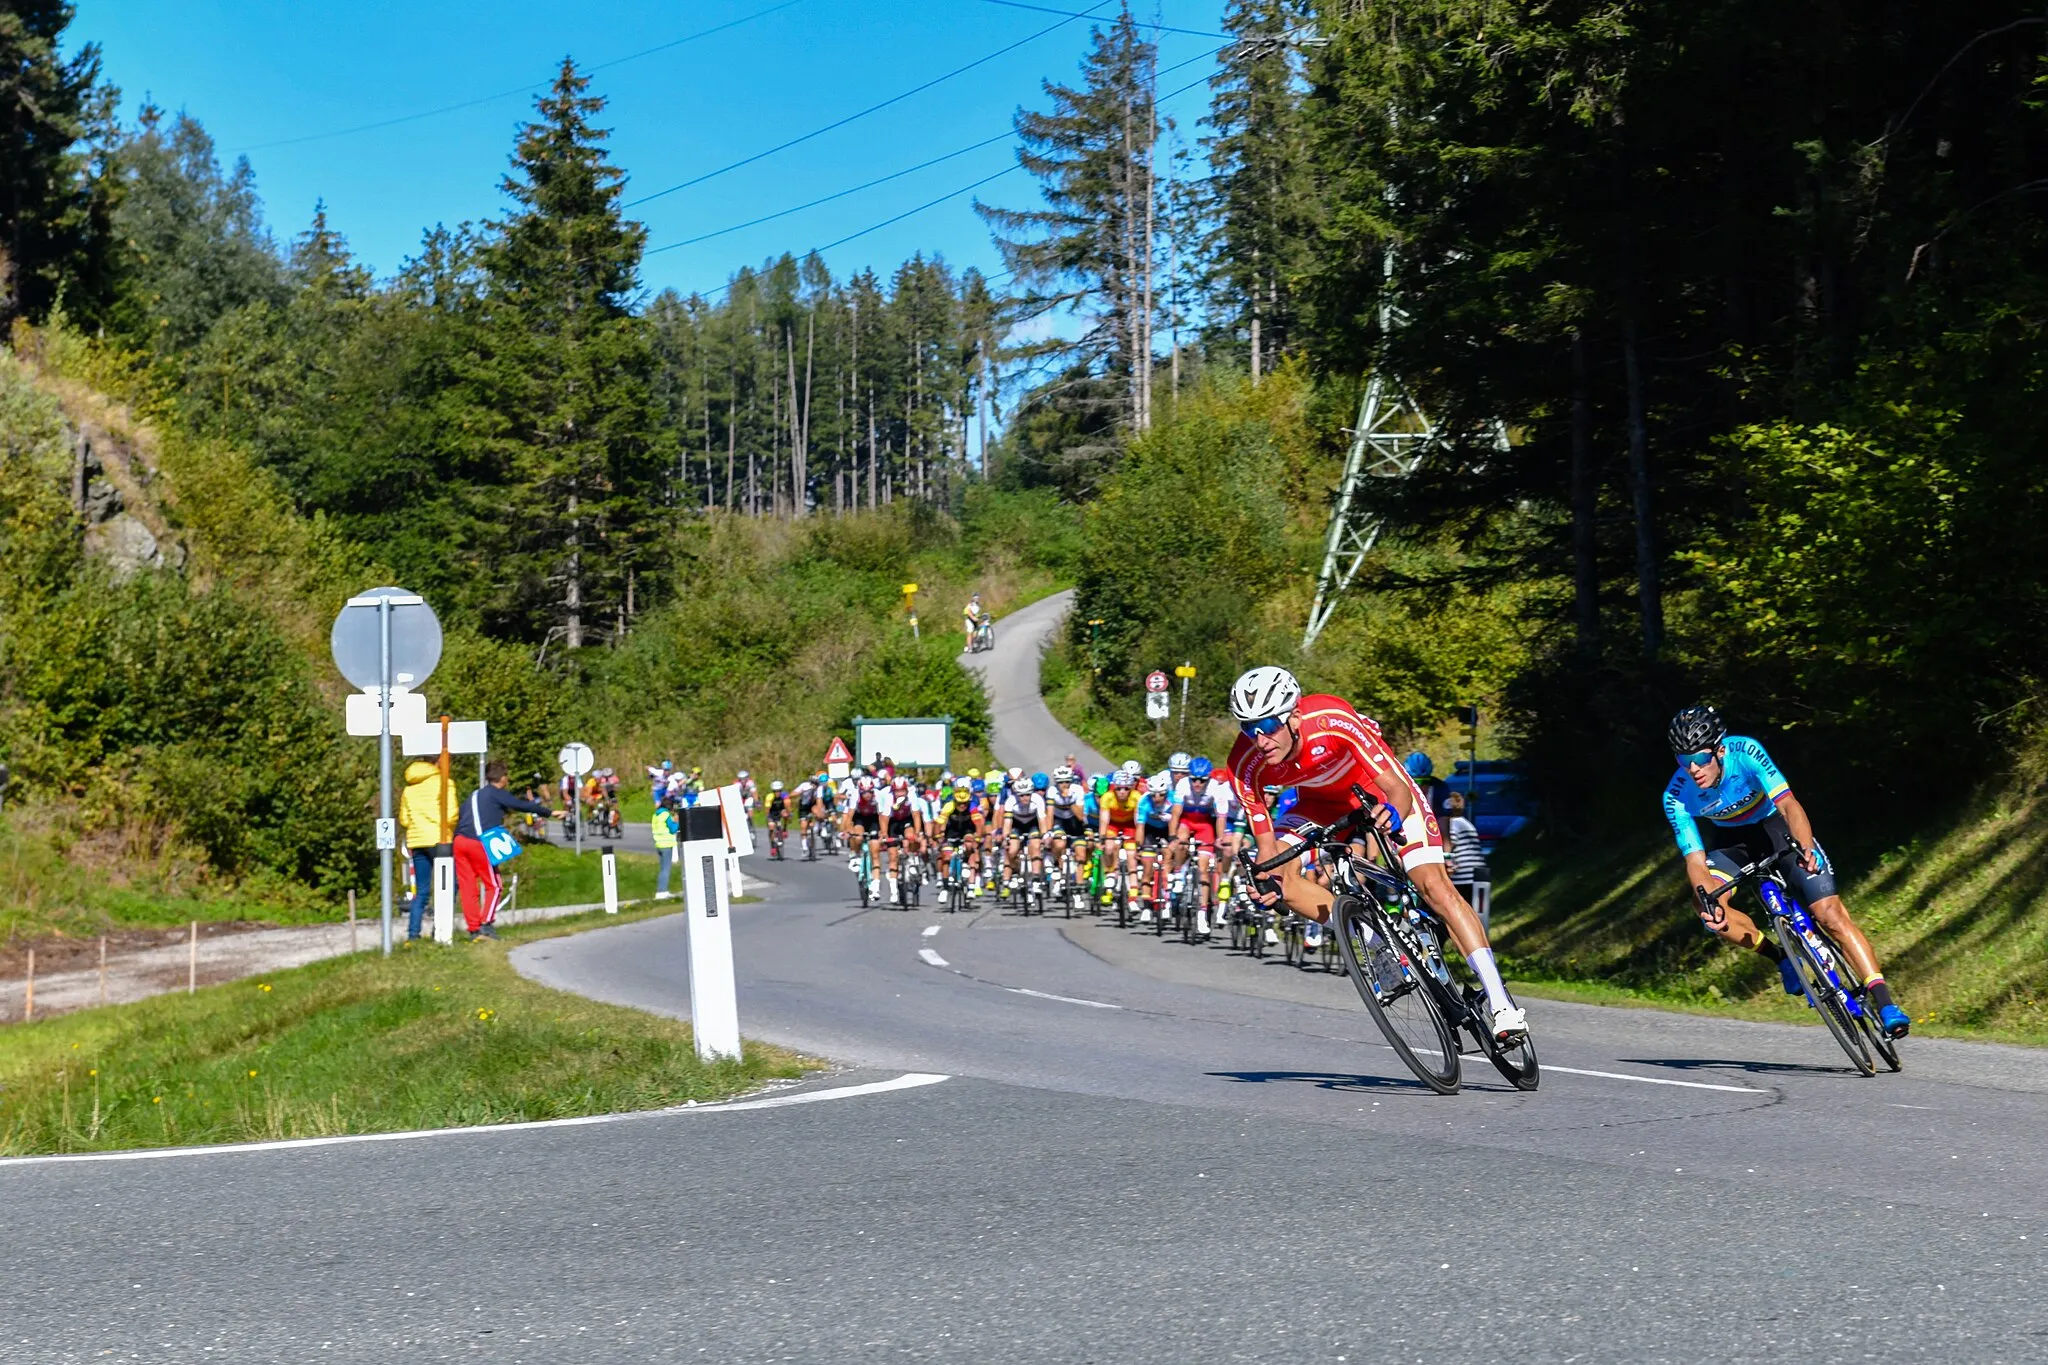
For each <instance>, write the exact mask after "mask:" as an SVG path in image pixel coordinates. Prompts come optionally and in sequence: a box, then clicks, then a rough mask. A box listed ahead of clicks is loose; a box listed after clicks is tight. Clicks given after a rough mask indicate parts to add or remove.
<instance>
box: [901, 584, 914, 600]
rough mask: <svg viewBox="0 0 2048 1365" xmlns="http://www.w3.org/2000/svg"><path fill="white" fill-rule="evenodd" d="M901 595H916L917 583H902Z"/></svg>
mask: <svg viewBox="0 0 2048 1365" xmlns="http://www.w3.org/2000/svg"><path fill="white" fill-rule="evenodd" d="M903 595H904V596H905V597H914V596H916V595H917V584H915V583H905V584H904V585H903Z"/></svg>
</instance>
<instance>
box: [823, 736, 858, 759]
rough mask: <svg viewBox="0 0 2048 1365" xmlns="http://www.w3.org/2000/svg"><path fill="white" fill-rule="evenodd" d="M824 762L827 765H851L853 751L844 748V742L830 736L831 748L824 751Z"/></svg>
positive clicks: (837, 737)
mask: <svg viewBox="0 0 2048 1365" xmlns="http://www.w3.org/2000/svg"><path fill="white" fill-rule="evenodd" d="M825 761H826V762H827V763H851V762H853V750H851V749H849V748H847V747H846V741H845V740H843V739H841V738H840V737H839V736H837V735H834V736H832V747H831V748H829V749H827V750H826V751H825Z"/></svg>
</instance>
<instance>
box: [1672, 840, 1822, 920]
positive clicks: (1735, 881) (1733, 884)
mask: <svg viewBox="0 0 2048 1365" xmlns="http://www.w3.org/2000/svg"><path fill="white" fill-rule="evenodd" d="M1805 856H1806V849H1805V848H1804V847H1802V846H1801V845H1800V843H1799V841H1798V840H1797V839H1794V840H1792V841H1791V843H1790V844H1789V845H1788V846H1786V847H1785V848H1781V849H1779V850H1778V851H1777V852H1775V853H1773V854H1771V855H1770V856H1769V857H1767V858H1759V859H1757V860H1756V861H1755V862H1753V863H1748V864H1745V865H1744V866H1743V868H1742V870H1741V871H1739V872H1737V873H1736V874H1735V876H1734V877H1732V878H1731V879H1729V880H1728V881H1725V882H1723V883H1721V885H1720V886H1718V887H1716V888H1715V889H1714V890H1712V891H1706V892H1702V891H1701V890H1700V888H1698V887H1694V888H1693V895H1694V897H1695V898H1696V899H1698V900H1699V901H1700V902H1702V904H1703V905H1712V904H1718V903H1719V902H1721V901H1723V900H1725V899H1727V897H1728V896H1729V895H1731V894H1732V893H1733V892H1734V891H1735V889H1736V888H1737V887H1739V886H1742V885H1743V884H1744V883H1746V882H1752V881H1755V880H1756V879H1757V878H1759V877H1762V876H1765V875H1767V874H1769V873H1771V872H1774V871H1776V870H1777V868H1778V865H1779V864H1780V863H1783V862H1784V861H1785V860H1786V859H1787V858H1803V857H1805Z"/></svg>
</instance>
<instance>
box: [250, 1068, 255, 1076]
mask: <svg viewBox="0 0 2048 1365" xmlns="http://www.w3.org/2000/svg"><path fill="white" fill-rule="evenodd" d="M249 1074H250V1075H251V1076H254V1075H255V1074H256V1068H255V1067H250V1068H249Z"/></svg>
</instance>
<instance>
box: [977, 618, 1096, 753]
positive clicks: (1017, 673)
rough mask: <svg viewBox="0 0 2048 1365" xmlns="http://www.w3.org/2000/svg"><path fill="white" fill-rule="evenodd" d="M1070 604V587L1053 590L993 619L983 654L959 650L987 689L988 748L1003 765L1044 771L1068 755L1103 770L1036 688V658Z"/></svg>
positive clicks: (1057, 626)
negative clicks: (991, 643)
mask: <svg viewBox="0 0 2048 1365" xmlns="http://www.w3.org/2000/svg"><path fill="white" fill-rule="evenodd" d="M1073 605H1074V590H1073V589H1072V588H1069V589H1067V590H1066V591H1065V592H1056V593H1054V594H1053V595H1052V596H1050V597H1043V598H1040V599H1039V600H1038V601H1036V602H1033V603H1032V604H1031V605H1030V606H1028V607H1025V608H1023V609H1021V610H1019V611H1013V612H1011V613H1010V614H1009V615H1008V616H1005V617H1003V618H1002V619H1001V620H999V621H997V622H996V645H995V648H994V649H991V650H989V651H988V652H987V653H986V654H962V655H961V656H960V662H961V664H962V665H963V666H964V667H966V668H967V669H969V670H970V671H972V672H974V673H977V674H979V675H980V676H981V680H982V684H983V685H984V686H985V687H987V689H988V703H989V719H990V721H991V723H992V727H993V730H994V734H993V736H992V737H991V739H990V743H989V747H990V748H992V749H993V750H994V751H995V755H996V761H997V762H998V763H1001V764H1002V765H1003V766H1004V767H1006V768H1023V769H1025V770H1027V771H1035V770H1038V769H1044V770H1045V771H1047V772H1050V771H1051V770H1052V768H1053V765H1055V764H1057V763H1058V762H1059V761H1060V760H1061V759H1063V758H1065V757H1066V756H1067V755H1068V754H1072V755H1074V757H1075V758H1077V759H1078V760H1080V763H1081V766H1082V768H1084V769H1085V770H1086V771H1088V772H1090V773H1100V772H1107V771H1109V767H1110V763H1109V760H1108V759H1106V758H1104V757H1103V756H1102V755H1101V754H1099V753H1097V752H1095V750H1093V749H1091V748H1089V747H1088V746H1087V745H1086V744H1083V743H1082V742H1081V740H1080V738H1079V737H1078V736H1077V735H1075V734H1074V733H1073V732H1072V731H1070V730H1068V729H1067V728H1066V727H1065V726H1064V725H1061V724H1060V723H1059V722H1058V721H1056V720H1054V719H1053V715H1052V712H1051V711H1049V710H1047V709H1046V705H1045V698H1044V697H1042V696H1040V695H1039V691H1038V659H1039V656H1040V655H1041V654H1043V653H1044V652H1045V647H1046V644H1047V642H1048V641H1050V640H1051V639H1052V633H1053V632H1054V631H1055V630H1057V629H1059V627H1060V623H1061V622H1062V621H1064V620H1065V619H1066V616H1067V613H1068V612H1069V611H1070V610H1071V609H1072V608H1073Z"/></svg>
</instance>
